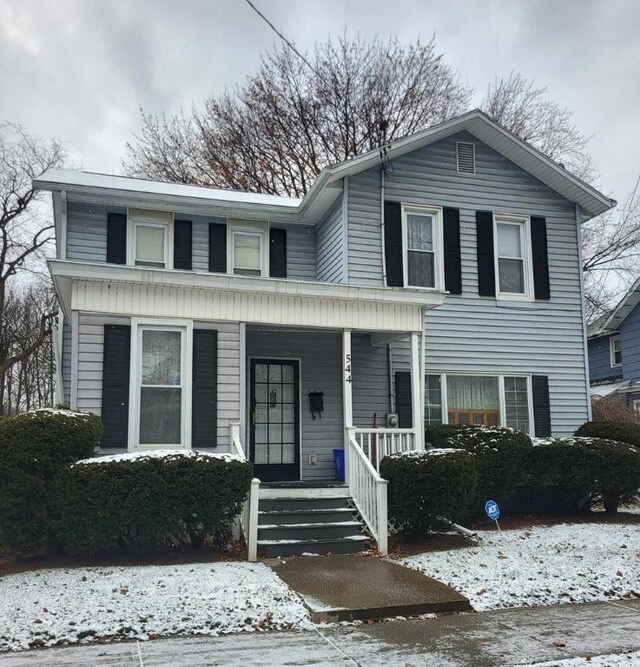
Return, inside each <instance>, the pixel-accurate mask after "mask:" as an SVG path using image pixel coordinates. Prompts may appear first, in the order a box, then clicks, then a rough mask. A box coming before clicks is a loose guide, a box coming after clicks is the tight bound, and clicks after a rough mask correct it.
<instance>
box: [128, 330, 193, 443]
mask: <svg viewBox="0 0 640 667" xmlns="http://www.w3.org/2000/svg"><path fill="white" fill-rule="evenodd" d="M145 329H157V330H160V331H179V332H180V334H181V337H180V363H181V366H182V367H181V369H180V375H181V385H180V388H181V390H182V395H181V398H182V403H181V411H180V414H181V424H180V443H174V444H162V445H152V444H144V445H141V444H140V380H141V370H142V369H141V365H140V362H141V349H142V335H141V332H142V331H143V330H145ZM192 360H193V321H191V320H178V319H175V320H172V319H150V318H136V317H132V318H131V359H130V364H129V435H128V444H127V450H128V451H130V452H134V451H144V450H149V449H176V448H179V449H191V398H192V396H191V394H192V386H191V380H192V378H191V367H192Z"/></svg>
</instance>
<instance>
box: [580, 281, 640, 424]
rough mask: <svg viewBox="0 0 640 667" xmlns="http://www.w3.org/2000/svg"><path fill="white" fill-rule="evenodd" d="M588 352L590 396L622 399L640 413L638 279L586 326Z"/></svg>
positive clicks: (639, 289) (639, 282)
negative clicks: (608, 309)
mask: <svg viewBox="0 0 640 667" xmlns="http://www.w3.org/2000/svg"><path fill="white" fill-rule="evenodd" d="M588 349H589V376H590V379H591V394H592V396H593V397H594V398H602V397H605V396H613V395H618V396H621V397H623V398H624V400H625V402H626V404H627V405H628V406H629V407H631V408H633V409H634V410H635V411H636V412H638V413H640V279H639V280H637V281H636V282H635V284H634V285H633V286H632V287H631V289H630V290H629V291H628V292H627V293H626V294H625V296H624V297H623V298H622V300H621V301H620V303H618V305H617V306H616V307H615V308H614V309H613V310H611V311H609V312H608V313H605V314H604V315H603V316H602V317H600V318H598V319H597V320H596V321H594V322H593V323H592V324H590V325H589V341H588Z"/></svg>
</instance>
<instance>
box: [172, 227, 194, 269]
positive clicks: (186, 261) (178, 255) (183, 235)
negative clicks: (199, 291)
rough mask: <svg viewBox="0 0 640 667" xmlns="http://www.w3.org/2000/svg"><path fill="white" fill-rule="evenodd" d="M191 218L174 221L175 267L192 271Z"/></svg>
mask: <svg viewBox="0 0 640 667" xmlns="http://www.w3.org/2000/svg"><path fill="white" fill-rule="evenodd" d="M192 234H193V232H192V225H191V220H174V222H173V268H174V269H182V270H184V271H191V268H192V267H191V262H192V259H191V258H192Z"/></svg>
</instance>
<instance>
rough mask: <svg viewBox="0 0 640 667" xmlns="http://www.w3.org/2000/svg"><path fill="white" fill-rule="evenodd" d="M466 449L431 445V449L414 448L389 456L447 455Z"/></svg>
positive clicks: (421, 456) (415, 457)
mask: <svg viewBox="0 0 640 667" xmlns="http://www.w3.org/2000/svg"><path fill="white" fill-rule="evenodd" d="M466 451H467V450H466V449H460V448H454V447H442V448H441V449H436V448H435V447H430V448H429V449H412V450H410V451H408V452H394V453H393V454H390V455H389V456H392V457H397V458H399V457H402V458H407V459H421V458H423V457H425V456H445V455H447V454H457V453H458V452H466Z"/></svg>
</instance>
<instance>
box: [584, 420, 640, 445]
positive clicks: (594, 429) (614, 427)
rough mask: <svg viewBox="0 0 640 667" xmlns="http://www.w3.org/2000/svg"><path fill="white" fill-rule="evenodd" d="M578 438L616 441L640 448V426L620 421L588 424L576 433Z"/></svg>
mask: <svg viewBox="0 0 640 667" xmlns="http://www.w3.org/2000/svg"><path fill="white" fill-rule="evenodd" d="M576 436H578V437H581V438H600V439H602V440H616V441H618V442H626V443H628V444H629V445H635V446H640V424H633V423H630V422H618V421H601V422H586V423H585V424H583V425H582V426H581V427H580V428H579V429H578V430H577V431H576Z"/></svg>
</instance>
